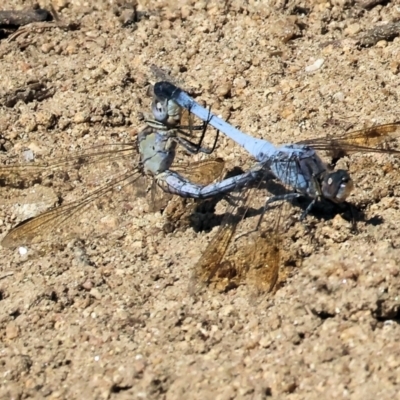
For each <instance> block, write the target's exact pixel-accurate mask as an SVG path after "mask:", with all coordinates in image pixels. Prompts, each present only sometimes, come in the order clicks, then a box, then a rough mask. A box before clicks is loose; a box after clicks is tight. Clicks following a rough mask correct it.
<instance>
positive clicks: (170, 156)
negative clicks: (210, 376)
mask: <svg viewBox="0 0 400 400" xmlns="http://www.w3.org/2000/svg"><path fill="white" fill-rule="evenodd" d="M182 109H186V110H188V111H189V112H190V113H191V114H192V115H195V116H196V117H197V118H199V119H200V120H202V121H203V122H204V124H203V125H202V126H194V127H193V129H200V130H202V137H203V136H204V134H205V129H206V127H207V125H211V126H213V127H214V128H215V129H216V130H217V132H222V133H223V134H225V135H226V136H228V137H229V138H230V139H232V140H234V141H235V142H236V143H237V144H239V145H240V146H242V147H243V148H244V149H245V150H246V151H247V152H248V153H249V154H250V155H251V156H252V157H253V158H254V159H255V160H256V161H255V163H254V166H253V167H252V168H250V169H249V170H247V171H245V172H244V173H242V174H240V175H237V176H235V177H231V178H227V179H223V180H221V181H218V182H215V183H210V181H212V178H214V177H215V178H216V177H218V176H219V175H220V174H221V172H222V169H223V162H221V160H218V159H215V160H208V161H205V162H202V163H200V164H192V165H190V166H188V167H187V168H185V172H186V176H183V171H181V170H178V169H177V168H175V169H174V167H173V160H174V157H175V151H176V146H177V144H180V145H182V146H183V147H185V148H186V149H187V150H188V151H189V152H191V153H195V152H199V151H203V152H210V151H208V150H207V149H205V148H203V147H202V141H201V140H200V142H199V144H197V145H196V144H194V143H192V142H191V140H189V139H188V138H187V137H185V128H187V126H184V125H183V124H181V115H182ZM152 112H153V118H151V119H148V121H147V124H148V127H147V128H146V129H145V130H144V131H142V132H141V133H140V134H139V135H138V139H137V143H128V144H112V145H103V146H99V148H94V149H92V150H91V151H90V152H83V153H80V154H77V155H76V156H73V157H66V158H64V159H62V160H59V161H57V162H55V163H51V162H50V163H45V164H40V165H10V166H4V167H1V168H0V179H3V180H4V181H5V182H6V183H8V182H10V181H12V179H10V177H13V179H16V177H18V178H19V179H21V178H24V177H26V176H27V175H32V172H34V173H37V172H42V171H49V170H51V171H59V170H65V169H66V167H71V166H73V167H74V168H75V171H78V172H77V173H76V175H77V177H75V179H76V180H78V181H81V182H83V183H84V184H83V185H81V186H82V188H83V191H85V190H87V188H88V187H90V185H91V184H93V181H94V182H95V184H98V181H99V179H100V177H99V175H100V174H103V173H104V170H101V172H100V173H99V172H98V171H99V169H98V167H97V164H98V163H106V165H107V169H109V170H110V171H109V172H110V174H109V176H110V178H108V179H109V180H108V181H107V182H105V183H104V184H103V185H101V186H100V187H99V188H97V189H95V190H93V191H91V192H89V193H88V194H87V193H82V196H83V200H78V201H72V202H68V201H67V200H66V199H65V198H64V197H63V201H65V203H63V204H61V205H60V206H58V207H55V208H53V209H51V210H50V211H47V212H45V213H43V214H40V215H39V216H36V217H33V218H32V219H29V220H27V221H24V222H22V223H21V224H20V225H17V226H16V227H15V228H13V229H12V230H11V231H10V232H9V233H8V234H7V235H6V236H5V237H4V239H3V241H2V245H3V246H5V247H13V246H21V245H26V244H28V243H35V242H40V241H43V240H49V239H51V238H54V237H71V232H74V234H76V235H78V236H79V233H80V232H82V231H83V229H84V227H85V226H86V225H87V221H88V220H92V219H93V218H94V217H96V218H97V220H99V221H102V218H101V214H103V215H110V213H111V214H112V213H114V214H118V216H119V217H121V216H125V217H127V218H129V212H127V211H129V210H130V205H129V201H128V200H127V198H128V197H129V196H127V194H129V195H130V196H134V195H136V194H137V188H138V187H139V185H138V180H139V179H140V177H141V176H142V171H143V172H144V173H145V174H147V175H150V176H151V177H152V178H153V179H154V181H155V182H156V183H157V184H158V185H159V186H160V187H161V188H162V189H163V190H164V191H166V192H169V193H173V194H177V195H179V196H181V197H192V198H200V199H206V198H213V197H215V196H217V195H221V194H226V195H227V196H228V199H229V203H230V205H229V206H228V208H227V210H226V213H225V217H224V219H223V221H222V224H221V227H220V229H219V231H218V232H217V234H216V235H215V237H214V238H213V240H212V241H211V243H210V244H209V246H208V247H207V249H206V250H205V252H204V253H203V255H202V256H201V258H200V259H199V261H198V262H197V264H196V265H195V267H194V283H195V285H197V284H201V283H206V284H211V283H216V285H217V287H218V288H219V289H227V288H230V287H232V286H236V285H238V284H240V283H241V282H243V281H254V284H255V285H256V287H257V288H258V289H259V290H262V291H268V290H271V289H273V288H274V287H275V285H276V282H277V279H278V276H279V268H280V263H281V257H280V255H281V246H282V233H283V226H284V222H285V221H284V216H283V212H282V209H283V208H282V207H276V208H275V211H276V212H270V211H268V212H266V211H267V210H269V208H270V207H272V203H274V202H276V201H281V204H282V205H284V204H287V200H290V201H291V200H294V199H296V198H298V197H299V196H305V197H307V198H309V199H310V200H311V201H310V204H309V205H308V207H307V208H306V209H305V211H304V212H303V214H302V215H301V218H300V219H304V218H305V217H306V215H307V214H308V213H309V212H310V210H311V209H312V207H313V205H314V204H315V203H316V202H317V201H318V200H321V199H322V200H328V201H330V202H332V203H336V204H343V203H345V202H346V199H347V198H348V196H349V194H350V193H351V191H352V189H353V181H352V179H351V178H350V176H349V173H348V172H347V171H346V170H336V171H335V170H331V168H330V167H329V166H328V165H327V164H326V163H324V162H323V161H322V159H321V158H320V156H319V155H318V154H317V151H319V150H323V151H329V152H330V153H333V154H334V155H335V156H336V157H339V156H342V155H348V154H350V153H353V152H380V153H390V154H400V151H398V150H396V149H393V148H387V147H385V148H384V146H383V144H384V143H387V142H388V141H389V140H391V139H395V138H397V137H398V134H399V132H400V123H392V124H387V125H380V126H375V127H373V128H369V129H363V130H360V131H356V132H352V133H349V134H346V135H343V136H340V137H338V138H330V137H325V138H318V139H312V140H306V141H302V142H299V143H297V144H288V145H284V146H280V147H275V146H274V145H272V144H271V143H269V142H268V141H266V140H262V139H257V138H254V137H252V136H249V135H246V134H245V133H243V132H241V131H240V130H238V129H236V128H234V127H233V126H231V125H230V124H228V123H227V122H226V121H224V120H222V119H220V118H218V117H217V116H215V115H214V114H212V113H211V112H210V111H209V110H207V109H205V108H204V107H202V106H201V105H200V104H198V103H197V102H196V101H195V100H194V99H192V98H191V97H190V96H189V95H188V94H187V93H185V92H184V91H183V90H181V89H180V88H178V87H176V86H175V85H173V84H171V83H170V82H166V81H162V82H158V83H156V84H155V85H154V101H153V104H152ZM201 139H202V138H201ZM216 139H217V137H216ZM214 147H215V145H214ZM211 150H212V149H211ZM135 157H136V158H138V157H139V160H138V161H137V162H136V163H135V161H134V159H135ZM94 165H96V167H94ZM139 165H140V166H141V168H139ZM204 170H208V171H209V172H208V173H206V174H204V173H202V172H201V171H204ZM96 171H97V172H96ZM195 176H197V177H199V179H195V178H194V177H195ZM271 176H272V177H273V178H274V179H275V180H276V181H278V182H279V183H280V184H281V186H280V190H278V191H276V194H275V195H272V196H270V197H269V199H268V200H267V201H262V200H261V204H260V210H261V211H260V213H259V214H261V215H260V218H259V220H258V223H257V226H256V229H255V230H254V232H253V237H254V240H253V246H246V245H244V246H241V248H240V249H239V250H237V251H236V254H235V257H233V261H232V262H224V257H225V255H226V253H227V249H228V247H229V246H230V244H231V243H232V241H233V238H234V236H235V232H236V228H237V226H238V224H239V222H241V221H244V220H245V216H246V215H247V214H249V211H251V209H252V207H253V206H254V204H255V200H258V201H259V202H260V199H259V196H256V195H254V190H251V188H252V187H253V188H255V191H257V190H258V189H257V188H259V187H260V185H263V184H266V183H268V182H269V181H270V178H271ZM61 177H62V179H64V180H65V175H61ZM204 177H207V178H204ZM68 179H69V180H71V178H70V177H69V176H68ZM207 180H208V181H207ZM153 186H154V185H153ZM257 197H258V198H257ZM66 198H68V196H66ZM131 198H132V197H131ZM78 217H79V218H78ZM109 222H110V221H106V223H109ZM120 222H121V221H120V220H119V219H118V221H117V222H116V221H114V220H111V225H114V226H115V225H117V224H119V223H120ZM72 228H75V229H72ZM254 249H256V251H255V250H254ZM239 253H240V256H239Z"/></svg>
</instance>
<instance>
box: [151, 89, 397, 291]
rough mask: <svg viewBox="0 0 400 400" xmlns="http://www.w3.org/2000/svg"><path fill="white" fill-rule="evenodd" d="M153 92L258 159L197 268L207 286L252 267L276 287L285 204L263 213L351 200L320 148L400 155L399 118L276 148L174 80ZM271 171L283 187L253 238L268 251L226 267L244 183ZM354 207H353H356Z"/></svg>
mask: <svg viewBox="0 0 400 400" xmlns="http://www.w3.org/2000/svg"><path fill="white" fill-rule="evenodd" d="M154 93H155V94H156V95H157V96H158V97H159V98H160V99H165V100H168V101H173V102H175V103H176V104H177V105H178V106H179V107H182V108H185V109H187V110H189V112H190V113H192V114H193V115H195V116H196V117H198V118H200V119H201V120H203V121H205V120H207V121H208V123H209V124H210V125H211V126H213V127H214V128H216V129H218V130H219V131H220V132H221V133H223V134H225V135H226V136H227V137H229V138H230V139H232V140H233V141H235V142H236V143H237V144H238V145H240V146H241V147H243V148H244V149H245V150H246V151H247V152H248V153H249V154H250V155H251V156H252V157H253V158H254V159H255V164H254V167H252V168H251V169H250V170H248V171H246V172H245V173H244V174H243V175H242V177H240V176H239V177H237V181H238V184H239V185H238V187H237V191H238V192H239V195H238V196H237V201H236V205H235V204H233V205H230V206H229V208H228V209H227V212H226V218H225V219H224V220H223V222H222V224H221V227H220V229H219V231H218V233H217V234H216V236H215V237H214V238H213V240H212V241H211V242H210V244H209V246H208V247H207V249H206V251H205V252H204V254H203V255H202V256H201V258H200V260H199V261H198V262H197V264H196V266H195V274H194V277H195V280H198V281H200V282H205V283H208V284H209V283H211V282H217V281H218V277H222V278H223V279H225V281H226V282H227V283H226V285H227V286H226V287H230V286H231V285H232V286H236V285H237V284H238V282H239V283H240V282H242V281H243V280H244V279H246V275H247V274H248V273H249V272H248V271H249V270H250V269H256V270H257V273H256V274H253V275H254V277H253V280H254V281H255V283H256V285H257V286H258V288H259V289H260V290H263V291H265V290H272V289H273V288H274V287H275V285H276V282H277V279H278V276H279V265H280V254H281V250H282V231H283V229H284V227H283V226H284V222H285V221H284V217H283V211H282V207H278V215H277V216H274V217H268V215H264V214H265V211H266V210H267V209H268V208H269V207H272V203H274V202H277V201H282V204H283V203H285V201H286V200H289V201H292V200H294V199H297V198H299V197H301V196H304V197H306V198H308V199H310V202H309V205H308V206H307V207H306V208H305V210H304V212H303V213H302V215H301V217H300V220H303V219H304V218H305V217H306V216H307V214H308V213H309V212H310V210H311V209H312V207H313V206H314V205H315V204H316V202H318V201H319V200H328V201H329V202H331V203H335V204H338V205H343V204H348V203H347V202H346V199H347V198H348V196H349V195H350V193H351V192H352V190H353V187H354V184H353V180H352V179H351V177H350V174H349V172H348V171H347V170H344V169H337V170H333V169H332V168H331V167H330V166H329V165H328V164H327V163H325V162H324V161H323V160H322V158H321V157H320V155H319V154H318V152H319V151H327V152H329V153H330V154H331V155H333V156H334V157H335V158H339V157H341V156H343V155H348V154H351V153H354V152H375V153H388V154H397V155H399V154H400V151H399V150H396V149H393V148H391V147H389V148H388V147H384V144H387V143H388V142H389V141H391V140H393V139H396V138H397V137H398V135H399V133H400V123H399V122H395V123H391V124H386V125H380V126H374V127H372V128H367V129H362V130H359V131H356V132H351V133H347V134H345V135H342V136H339V137H336V138H332V137H324V138H316V139H310V140H304V141H301V142H298V143H296V144H286V145H282V146H279V147H276V146H274V145H273V144H271V143H270V142H268V141H266V140H263V139H259V138H254V137H253V136H250V135H247V134H245V133H243V132H242V131H240V130H239V129H237V128H235V127H233V126H232V125H230V124H229V123H227V122H226V121H224V120H223V119H221V118H219V117H217V116H216V115H214V114H210V111H209V110H206V109H205V108H204V107H202V106H201V105H200V104H198V103H197V102H196V101H195V100H194V99H193V98H192V97H190V96H189V95H188V94H187V93H185V92H184V91H183V90H182V89H180V88H179V87H177V86H175V85H173V84H172V83H171V82H168V81H161V82H157V83H156V84H155V85H154ZM271 175H272V176H273V177H274V178H275V179H276V181H278V182H279V183H280V184H281V185H282V186H281V188H282V189H281V192H279V191H278V192H277V194H275V195H272V196H270V197H269V198H268V200H267V201H266V202H265V203H264V204H263V205H262V207H261V210H262V211H261V216H260V218H259V220H258V223H257V226H256V229H255V230H256V231H258V236H257V237H256V240H255V241H254V242H255V243H256V249H257V251H252V254H253V255H254V254H256V253H257V252H261V253H263V254H260V255H259V257H258V259H259V260H258V261H257V260H255V261H254V260H253V261H252V262H251V263H253V264H255V268H252V266H251V265H250V264H251V263H247V264H246V263H244V264H243V265H242V266H241V267H236V268H233V267H232V265H229V267H226V263H224V262H223V260H224V256H225V253H226V251H227V249H228V247H229V245H230V243H231V241H232V239H233V237H234V235H235V232H236V229H237V226H238V223H239V222H240V221H241V220H243V218H244V216H245V214H246V212H247V211H248V209H249V207H250V206H251V201H252V196H251V195H250V191H249V190H244V187H248V186H251V185H252V184H255V183H256V182H260V181H266V180H267V179H266V178H267V177H269V178H270V177H271ZM225 184H226V182H225V181H221V182H218V183H216V184H214V190H215V191H216V193H217V192H218V191H219V190H220V191H221V192H223V191H224V188H225ZM253 197H254V196H253ZM350 209H351V210H353V209H352V208H351V207H350ZM266 214H269V213H266ZM263 217H264V218H265V217H267V218H270V219H269V222H268V223H267V224H266V225H267V227H266V228H265V229H260V227H261V223H262V221H263ZM264 225H265V224H264ZM260 241H261V242H262V244H260ZM238 258H241V257H239V256H236V260H235V261H237V259H238ZM230 264H232V263H230ZM224 265H225V266H224ZM222 287H225V286H224V285H222Z"/></svg>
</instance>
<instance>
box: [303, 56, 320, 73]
mask: <svg viewBox="0 0 400 400" xmlns="http://www.w3.org/2000/svg"><path fill="white" fill-rule="evenodd" d="M324 62H325V60H324V59H323V58H319V59H318V60H315V62H314V64H311V65H307V67H306V68H305V70H306V72H315V71H317V70H319V69H320V68H321V67H322V65H323V64H324Z"/></svg>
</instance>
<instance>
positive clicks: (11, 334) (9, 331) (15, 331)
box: [6, 321, 20, 340]
mask: <svg viewBox="0 0 400 400" xmlns="http://www.w3.org/2000/svg"><path fill="white" fill-rule="evenodd" d="M19 333H20V329H19V326H18V325H17V324H16V323H15V322H14V321H11V322H9V323H8V325H7V326H6V337H7V339H9V340H12V339H15V338H17V337H18V336H19Z"/></svg>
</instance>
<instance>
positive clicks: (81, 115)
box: [74, 111, 90, 124]
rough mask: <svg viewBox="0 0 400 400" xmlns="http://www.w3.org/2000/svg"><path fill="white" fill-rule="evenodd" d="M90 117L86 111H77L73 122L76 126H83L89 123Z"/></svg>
mask: <svg viewBox="0 0 400 400" xmlns="http://www.w3.org/2000/svg"><path fill="white" fill-rule="evenodd" d="M89 118H90V115H89V113H88V112H86V111H79V112H77V113H76V114H75V117H74V122H75V123H76V124H83V123H84V122H87V121H89Z"/></svg>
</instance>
